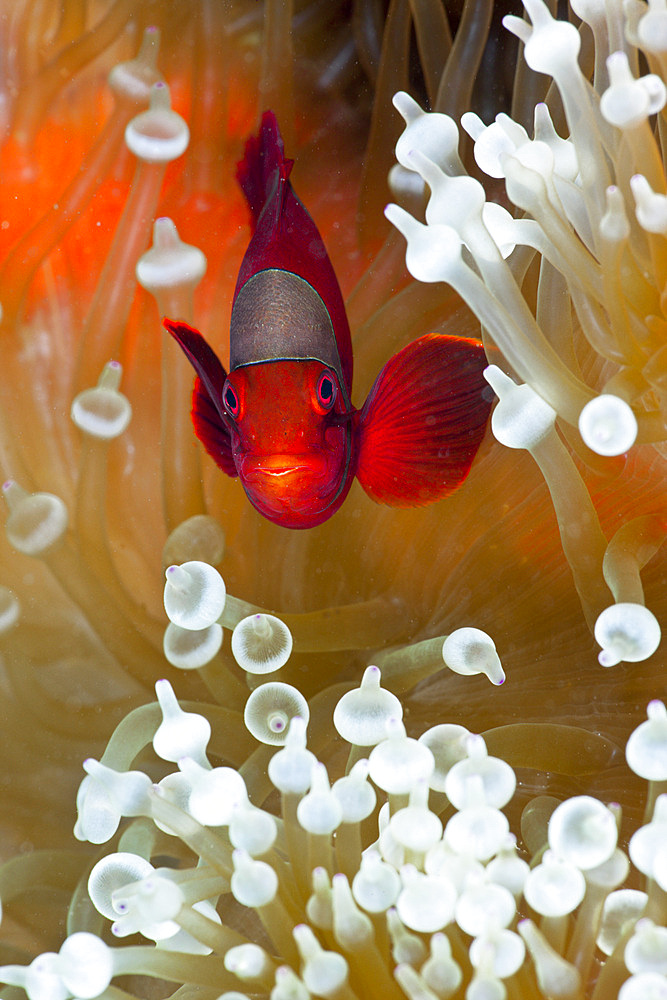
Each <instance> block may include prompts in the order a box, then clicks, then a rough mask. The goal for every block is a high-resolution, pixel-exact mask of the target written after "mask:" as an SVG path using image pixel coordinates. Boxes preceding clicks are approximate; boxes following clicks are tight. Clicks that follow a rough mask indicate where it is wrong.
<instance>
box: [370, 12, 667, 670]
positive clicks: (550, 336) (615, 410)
mask: <svg viewBox="0 0 667 1000" xmlns="http://www.w3.org/2000/svg"><path fill="white" fill-rule="evenodd" d="M572 6H573V9H574V11H575V13H576V14H577V15H578V16H580V17H581V18H582V20H583V21H584V22H585V23H586V24H588V26H589V27H590V28H591V29H592V30H593V32H594V33H595V37H596V42H597V47H596V70H595V77H594V86H593V87H591V86H590V85H589V83H588V81H587V79H586V77H585V76H584V74H583V72H582V70H581V67H580V65H579V54H580V49H581V35H580V31H579V30H578V29H577V28H576V27H575V25H574V24H571V23H569V22H564V21H558V20H555V19H554V18H553V17H552V15H551V13H550V11H549V10H548V8H547V6H546V4H544V3H543V2H542V0H524V7H525V9H526V14H527V15H528V18H529V21H526V20H522V19H521V18H518V17H515V16H513V15H512V16H507V17H505V18H504V19H503V24H504V25H505V27H506V28H507V29H508V30H509V31H511V32H512V33H514V34H515V35H516V36H517V37H518V38H519V39H520V40H521V41H522V42H523V45H524V57H525V60H526V63H527V64H528V66H529V67H530V68H531V70H533V71H535V72H538V73H543V74H548V75H549V76H550V77H552V79H553V82H554V84H555V86H556V88H557V91H558V95H559V97H560V106H559V107H558V111H559V113H560V116H561V118H564V123H565V124H566V126H567V128H568V131H569V135H568V137H567V138H562V137H561V136H560V135H559V133H558V132H557V131H556V128H555V126H554V123H553V121H552V118H551V114H550V109H549V100H547V102H546V103H541V104H538V105H537V106H536V108H535V115H534V126H533V138H532V139H531V138H530V137H529V135H528V133H527V132H526V130H525V128H523V126H522V125H521V124H520V123H519V122H517V121H515V120H514V119H512V118H510V117H509V116H508V115H506V114H504V113H502V114H499V115H498V116H497V117H496V120H495V122H493V123H492V124H490V125H488V126H487V125H485V124H484V123H483V122H482V120H481V119H480V118H479V116H478V115H476V114H474V113H472V112H467V113H466V114H465V115H463V118H462V119H461V124H462V126H463V128H464V129H465V131H466V132H467V133H468V135H469V136H470V137H471V139H472V140H473V142H474V157H475V160H476V163H477V166H478V167H479V169H480V170H481V171H483V172H484V174H486V175H487V176H488V177H490V178H494V179H502V180H503V181H504V184H505V188H506V193H507V199H508V200H509V202H510V203H511V204H512V205H513V206H514V209H515V214H516V217H513V216H512V215H511V214H510V213H509V212H508V211H507V210H506V209H505V208H503V207H502V206H501V205H499V204H497V203H495V202H491V201H487V200H486V197H485V193H484V188H483V186H482V184H481V182H480V181H478V180H476V179H475V178H473V177H471V176H470V175H469V174H468V173H467V172H466V171H465V169H464V167H463V165H462V162H461V160H460V158H459V153H458V145H459V133H458V129H457V126H456V124H455V122H454V121H453V120H452V119H451V118H448V117H447V116H446V115H441V114H438V113H425V112H423V111H422V109H421V108H420V107H419V106H418V105H417V103H416V102H415V101H414V100H413V99H412V98H411V97H410V96H409V95H408V94H406V93H404V92H400V93H398V94H396V95H395V97H394V104H395V106H396V108H397V110H398V111H399V112H400V114H401V115H402V116H403V118H404V119H405V130H404V132H403V134H402V136H401V137H400V139H399V140H398V143H397V145H396V157H397V160H398V167H397V168H395V169H396V170H397V171H398V172H397V173H394V175H393V179H394V184H395V187H396V190H397V191H398V192H400V191H401V190H402V187H403V189H405V190H411V191H412V193H413V194H412V197H413V198H414V192H415V191H416V190H419V185H420V184H421V188H422V191H423V192H425V190H426V186H427V185H428V188H429V192H430V194H429V198H428V202H427V204H426V212H425V221H424V222H422V221H420V220H419V219H417V218H415V217H414V216H413V215H411V214H410V213H409V212H408V211H406V210H405V209H404V208H401V207H400V206H399V205H396V204H392V205H389V206H388V207H387V209H386V215H387V218H388V219H389V220H390V221H391V222H392V223H393V224H394V225H395V226H396V227H397V228H398V229H399V230H400V231H401V233H402V234H403V235H404V236H405V238H406V240H407V253H406V263H407V266H408V269H409V270H410V273H411V274H412V275H414V277H415V278H417V279H418V280H420V281H425V282H440V281H443V282H447V283H449V284H450V285H451V286H452V287H453V288H454V289H456V291H458V292H459V293H460V294H461V296H462V297H463V298H464V299H465V300H466V302H467V303H468V305H469V306H470V308H471V309H472V310H473V312H475V313H476V315H477V316H478V318H479V320H480V321H481V323H482V327H483V329H484V331H485V336H486V343H487V350H488V351H489V352H491V353H492V352H493V350H494V349H495V348H497V349H499V350H500V352H501V354H502V356H503V359H504V361H503V365H505V366H507V367H509V369H510V370H511V372H512V373H513V374H514V376H515V378H516V377H519V378H521V379H522V380H523V384H522V385H520V386H517V385H516V383H515V381H513V379H512V378H510V377H509V376H508V375H507V374H505V373H504V372H503V371H502V370H501V368H499V367H498V365H496V364H492V365H490V366H489V368H488V369H487V372H486V373H485V374H486V378H487V380H488V382H489V383H490V385H491V386H492V388H493V390H494V391H495V393H496V395H497V396H498V404H497V406H496V408H495V410H494V413H493V418H492V428H493V433H494V436H495V438H496V439H497V440H498V441H499V442H500V443H501V444H503V445H504V446H506V447H508V448H514V449H519V448H523V449H526V450H527V451H529V452H530V453H531V455H532V456H533V458H534V459H535V461H536V462H537V464H538V465H539V467H540V470H541V471H542V473H543V475H544V477H545V480H546V482H547V485H548V487H549V491H550V493H551V496H552V500H553V504H554V509H555V512H556V516H557V519H558V524H559V529H560V534H561V538H562V541H563V548H564V552H565V555H566V558H567V560H568V562H569V564H570V567H571V569H572V574H573V577H574V580H575V585H576V587H577V590H578V592H579V595H580V598H581V601H582V605H583V608H584V611H585V613H586V615H587V618H588V619H589V621H590V623H591V625H592V626H593V624H594V630H595V637H596V639H597V641H598V642H599V644H600V646H601V647H602V651H601V653H600V656H599V659H600V663H602V665H603V666H612V665H614V664H617V663H619V662H620V661H621V660H626V661H634V662H636V661H639V660H643V659H647V658H648V657H649V656H651V655H652V654H653V653H654V652H655V650H656V649H657V647H658V645H659V643H660V626H659V624H658V621H657V619H656V617H655V615H654V614H653V613H652V612H651V611H650V610H649V609H648V608H646V607H645V603H644V593H643V590H642V585H641V578H640V571H641V570H642V568H643V566H644V564H645V561H646V560H647V559H648V558H650V557H651V556H652V555H653V554H654V552H655V551H656V550H657V549H658V548H659V547H660V546H661V545H662V543H663V542H664V539H665V535H666V528H667V521H666V519H665V507H664V494H663V497H662V502H661V503H660V506H659V507H658V508H656V510H655V512H654V513H653V514H650V515H645V516H643V517H635V518H633V519H632V520H628V521H626V522H625V523H623V524H622V525H620V526H619V527H617V528H616V531H615V534H614V536H613V537H612V538H611V540H610V541H609V542H608V543H607V540H606V538H605V536H604V534H603V532H602V530H601V527H600V523H599V519H598V516H597V513H596V510H595V507H594V505H593V504H592V503H591V500H590V498H589V496H588V495H587V493H586V489H585V485H584V482H583V481H582V478H581V475H580V474H579V472H578V470H577V468H576V465H575V463H574V461H573V459H572V454H573V455H574V456H575V457H577V458H579V459H580V460H582V461H583V462H586V456H587V453H588V454H590V452H591V451H592V452H594V453H596V454H597V455H601V456H618V455H625V454H626V453H627V452H629V451H630V450H631V449H633V447H634V446H635V443H637V445H638V446H640V445H643V446H644V447H643V448H640V447H638V449H637V451H638V454H637V461H638V463H639V467H640V468H641V467H642V466H644V467H649V466H650V463H651V462H655V461H657V462H661V460H662V463H663V464H662V472H663V483H665V479H666V478H667V476H666V474H665V465H664V458H665V441H666V440H667V408H666V403H665V399H666V397H665V372H664V362H665V356H666V354H665V352H666V351H667V347H666V346H665V330H666V329H667V327H666V326H665V314H664V305H665V304H664V301H663V300H664V287H665V281H666V280H667V271H666V270H665V266H666V264H665V257H664V238H665V235H666V234H667V224H666V223H665V221H664V218H663V216H664V212H665V210H664V207H663V205H664V203H665V198H666V195H665V193H664V192H665V191H666V190H667V179H666V177H665V168H664V148H663V144H662V143H663V131H662V114H663V110H664V107H665V103H666V101H667V88H666V87H665V84H664V82H663V80H662V78H661V76H660V72H661V71H662V68H663V63H662V62H661V59H663V58H664V50H663V48H662V44H663V42H662V37H660V36H658V35H656V34H654V33H653V31H652V30H651V25H653V24H654V22H656V19H658V20H659V18H660V16H661V15H660V14H659V13H658V6H657V5H655V4H649V5H648V6H646V5H643V4H639V3H637V4H635V5H633V6H632V7H630V8H627V7H626V8H624V7H623V6H622V5H621V4H616V3H612V4H595V3H593V4H579V3H574V4H573V5H572ZM660 9H661V8H660ZM615 43H616V44H617V45H618V48H614V44H615ZM640 52H641V53H642V54H643V56H644V58H645V59H646V61H647V62H648V64H649V66H650V67H651V68H655V70H656V71H657V72H654V73H648V74H645V75H644V76H638V75H637V66H638V60H639V55H640ZM551 103H552V104H555V100H552V102H551ZM656 115H657V116H658V120H659V121H660V123H661V125H660V128H658V127H657V126H656V128H655V129H653V128H652V127H651V124H650V119H651V117H652V116H656ZM409 178H413V179H412V180H410V179H409ZM531 296H534V297H535V299H536V304H535V307H534V311H533V308H531V301H530V299H531ZM556 419H558V420H559V423H560V426H561V427H562V428H563V434H564V436H565V439H566V441H568V442H569V444H570V449H569V450H568V448H567V447H566V446H565V445H564V443H563V441H562V439H561V438H560V437H559V435H558V434H557V433H556V430H555V423H556ZM568 428H569V429H568ZM577 428H578V432H579V435H577V433H576V429H577ZM652 449H654V455H653V457H651V455H650V452H651V450H652ZM610 591H611V596H612V597H613V601H614V603H613V604H611V605H610V604H609V592H610Z"/></svg>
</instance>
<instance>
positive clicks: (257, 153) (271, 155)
mask: <svg viewBox="0 0 667 1000" xmlns="http://www.w3.org/2000/svg"><path fill="white" fill-rule="evenodd" d="M293 163H294V160H287V159H285V147H284V145H283V139H282V136H281V134H280V129H279V128H278V122H277V121H276V116H275V115H274V113H273V111H265V112H264V114H263V115H262V123H261V125H260V128H259V132H258V133H257V135H252V136H250V138H249V139H248V141H247V142H246V147H245V155H244V157H243V159H242V160H241V161H240V162H239V163H238V165H237V168H236V179H237V180H238V182H239V184H240V186H241V190H242V191H243V193H244V195H245V198H246V201H247V202H248V206H249V208H250V211H251V213H252V219H253V227H254V226H256V225H257V221H258V219H259V217H260V215H261V213H262V209H263V208H264V206H265V205H266V203H267V201H269V199H270V198H272V197H273V196H274V195H275V192H276V189H277V186H278V184H279V183H280V182H281V181H286V180H287V179H288V177H289V175H290V172H291V170H292V166H293Z"/></svg>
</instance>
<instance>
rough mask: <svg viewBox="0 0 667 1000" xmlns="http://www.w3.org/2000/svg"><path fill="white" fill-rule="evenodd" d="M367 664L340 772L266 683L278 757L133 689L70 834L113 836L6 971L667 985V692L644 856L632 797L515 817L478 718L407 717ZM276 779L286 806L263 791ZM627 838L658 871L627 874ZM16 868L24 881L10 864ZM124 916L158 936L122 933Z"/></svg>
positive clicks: (584, 988)
mask: <svg viewBox="0 0 667 1000" xmlns="http://www.w3.org/2000/svg"><path fill="white" fill-rule="evenodd" d="M369 672H370V673H369ZM367 675H369V676H371V677H372V680H369V679H368V677H365V678H364V682H362V685H361V687H359V688H356V689H352V690H350V691H348V692H347V693H345V694H344V695H343V696H342V697H341V698H340V699H339V701H338V703H337V704H336V706H335V709H334V713H333V721H334V725H335V727H336V729H337V731H338V734H339V736H340V737H341V738H342V739H344V740H346V741H348V743H349V746H348V753H349V756H348V765H347V769H346V773H344V774H343V775H342V776H341V777H339V778H338V779H337V780H336V781H334V782H333V784H331V783H330V779H329V775H328V771H327V768H326V766H325V764H324V763H323V762H321V761H319V760H318V759H317V757H316V756H315V754H313V753H312V751H311V750H310V749H309V748H308V746H307V738H306V728H307V721H306V719H305V718H304V717H303V716H301V715H298V714H295V715H293V717H292V719H291V721H290V722H289V725H288V726H285V727H284V729H283V731H282V733H281V734H280V735H279V737H278V738H277V739H276V738H275V736H276V734H275V730H274V729H273V727H272V723H271V719H270V716H271V713H272V711H274V708H275V701H274V699H272V698H271V697H270V698H269V699H268V701H267V704H266V706H265V708H264V710H263V714H264V716H265V719H264V726H263V730H264V732H263V734H262V732H261V729H262V727H261V726H258V727H257V729H255V728H254V727H253V732H257V733H258V738H259V739H260V740H261V741H262V742H263V743H265V744H267V745H271V744H273V743H279V744H280V749H278V750H275V752H273V754H272V755H271V756H270V757H268V759H267V757H266V756H264V755H262V756H261V767H257V760H253V758H257V751H255V753H254V754H251V755H250V756H249V758H248V759H247V760H246V762H245V763H244V764H243V765H242V766H241V768H240V769H239V770H237V769H235V768H233V767H230V766H226V765H222V766H213V765H212V764H211V762H210V760H209V754H210V753H211V748H212V745H213V743H214V742H215V740H214V738H213V737H214V734H215V729H216V728H217V727H219V726H220V725H221V724H222V721H223V720H222V719H221V718H220V711H221V710H220V709H218V708H217V707H214V706H209V711H208V712H207V713H206V714H200V713H199V712H194V711H190V710H184V709H183V708H181V707H180V706H179V704H178V702H177V700H176V697H175V695H174V692H173V689H172V687H171V685H170V684H169V682H168V681H166V680H161V681H158V683H157V685H156V691H157V696H158V703H159V710H156V709H157V706H155V705H146V706H144V707H143V708H140V709H137V710H136V711H135V712H134V713H133V716H132V717H130V718H128V719H126V720H125V721H124V722H123V723H122V724H121V727H119V730H118V731H117V732H116V733H115V734H114V735H113V736H112V738H111V740H110V742H109V745H108V746H107V749H106V751H105V754H104V757H103V760H102V761H96V760H93V759H89V760H87V761H86V762H85V764H84V768H85V770H86V772H87V776H86V778H85V779H84V780H83V782H82V784H81V787H80V789H79V795H78V800H77V806H78V814H79V815H78V820H77V824H76V827H75V833H76V836H77V837H78V838H79V839H80V840H88V841H91V842H92V843H94V844H105V845H108V844H110V843H112V844H113V846H115V847H116V850H112V851H111V853H107V854H104V855H103V856H102V857H100V858H99V860H97V861H96V862H95V863H94V865H93V866H92V869H90V868H89V870H87V871H85V872H84V873H83V875H82V878H81V882H80V884H79V888H78V889H77V891H76V892H75V894H74V899H75V900H76V903H75V904H74V905H73V906H72V908H71V909H70V916H69V920H68V935H67V937H66V939H65V941H64V942H63V944H62V946H61V948H60V950H59V951H58V952H57V953H55V952H51V953H44V954H41V955H39V956H37V957H36V958H35V959H34V960H33V961H32V963H31V964H30V965H29V966H21V965H5V966H0V981H4V982H5V983H8V984H15V985H16V986H19V987H22V988H23V989H24V990H25V992H26V994H27V996H28V998H29V1000H43V998H44V997H45V996H53V997H58V998H60V1000H69V998H72V997H74V998H88V1000H93V998H95V997H101V998H109V1000H111V998H112V997H115V996H116V995H121V994H117V993H116V992H115V988H114V986H113V980H114V979H116V977H119V976H127V975H132V974H135V975H137V974H141V975H144V976H152V977H155V978H156V979H166V980H167V981H169V982H170V983H178V984H180V987H181V989H183V990H186V989H193V990H194V989H198V990H202V991H203V995H205V996H218V997H220V998H221V1000H241V998H245V997H249V996H260V997H261V996H270V997H271V998H272V1000H288V998H290V997H302V998H303V1000H307V998H308V997H311V996H313V997H325V998H338V997H340V998H343V997H345V998H347V1000H366V998H367V997H376V996H377V997H396V998H399V997H401V996H407V997H408V998H409V1000H425V998H432V997H435V998H439V1000H447V998H452V1000H453V998H464V997H465V1000H476V998H496V997H497V998H498V1000H513V998H514V1000H520V998H522V1000H526V998H528V997H535V998H540V997H543V998H550V1000H553V998H559V1000H578V998H582V997H584V996H591V997H594V998H600V1000H602V998H605V1000H609V998H611V997H616V996H618V998H619V1000H637V998H640V997H642V998H644V1000H646V998H647V997H649V996H650V997H658V998H659V997H661V996H663V995H664V991H665V989H667V959H666V958H665V954H666V951H665V949H666V946H667V945H666V943H667V903H666V900H667V854H666V849H665V829H667V795H666V794H664V793H662V794H658V793H659V790H660V788H661V787H665V782H667V710H666V709H665V706H664V704H663V703H662V702H659V701H655V702H651V704H650V705H649V707H648V718H647V720H646V721H645V722H644V723H642V724H641V725H640V726H639V727H638V729H636V730H635V732H634V733H633V734H632V736H631V737H630V740H629V742H628V746H627V751H626V755H627V760H628V763H629V765H630V767H631V768H632V769H633V770H634V771H635V772H636V773H637V774H638V775H640V776H641V777H642V778H645V779H647V780H648V782H649V786H648V797H647V810H646V812H647V816H646V820H647V821H646V823H645V824H644V825H642V826H640V827H639V829H637V830H636V831H635V833H634V834H633V836H632V838H631V840H630V843H629V858H628V854H627V853H626V852H625V851H623V850H622V848H620V847H619V846H618V836H619V827H618V824H619V820H620V810H619V807H618V806H616V805H609V806H608V805H605V804H604V803H603V802H601V801H600V800H599V799H596V798H593V797H591V796H589V795H577V796H573V797H572V798H567V799H565V800H563V801H561V802H558V800H556V799H553V798H550V797H538V798H537V799H535V800H532V801H531V802H529V803H528V804H527V805H526V806H525V808H524V810H523V815H522V819H521V832H520V834H519V835H518V836H517V835H515V834H514V833H511V832H510V824H509V821H508V819H507V816H506V815H505V813H504V812H503V811H502V810H503V809H504V808H505V807H506V806H507V805H508V803H509V802H510V800H511V799H512V797H513V795H514V793H515V789H516V777H515V773H514V770H513V769H512V768H511V767H510V766H509V765H508V764H507V763H505V762H504V761H503V760H502V759H500V758H498V757H494V756H492V755H489V754H488V750H487V746H486V743H485V741H484V738H483V737H482V736H479V735H474V734H471V733H469V732H468V731H467V730H466V729H465V728H463V727H462V726H458V725H451V724H440V725H437V726H435V727H433V728H432V729H430V730H427V731H426V732H425V733H423V734H422V735H421V736H420V737H419V739H413V738H410V737H408V736H407V734H406V730H405V726H404V725H403V722H402V712H403V709H402V705H401V703H400V701H399V700H398V699H397V698H396V697H395V696H393V695H391V694H390V693H389V692H388V691H385V690H384V689H383V688H382V687H381V686H380V677H379V671H378V669H377V668H376V667H370V668H368V671H367ZM274 686H275V685H273V684H271V683H269V684H263V685H260V687H259V688H257V689H256V691H255V692H254V694H257V693H258V692H260V691H261V690H262V688H273V687H274ZM253 697H254V695H251V696H250V699H249V701H250V700H252V698H253ZM304 704H305V703H304ZM226 727H227V733H226V737H227V740H231V743H232V745H234V738H233V723H232V721H231V720H229V719H228V720H227V721H226ZM350 740H353V741H358V742H351V743H350V742H349V741H350ZM151 743H152V746H153V750H154V752H155V757H156V759H155V760H153V761H152V762H149V761H148V760H147V759H146V757H145V753H144V750H145V748H146V747H147V746H148V745H150V744H151ZM258 750H260V748H259V747H258ZM260 752H261V751H260ZM173 764H176V765H177V768H176V770H172V769H170V767H169V765H173ZM156 766H159V770H160V771H161V772H162V774H163V776H162V777H160V778H159V780H158V781H157V782H156V781H155V780H154V778H155V777H156V773H155V772H156ZM265 766H266V772H268V773H266V772H265V771H264V767H265ZM147 771H150V772H151V774H152V775H153V780H152V778H151V777H149V774H148V773H147ZM272 792H273V793H274V795H275V793H277V794H278V797H279V801H280V815H276V814H274V813H273V812H271V811H268V810H267V809H266V799H267V798H268V796H269V795H270V794H271V793H272ZM651 813H652V816H651ZM121 823H123V826H122V830H121V832H120V834H119V833H118V829H119V825H120V824H121ZM630 862H632V865H634V868H635V870H636V873H641V874H642V875H643V876H644V878H645V880H646V887H645V889H638V888H629V887H628V879H629V873H630V869H631V864H630ZM83 885H86V886H87V894H88V897H89V900H90V903H92V907H91V906H90V904H89V905H88V906H84V905H82V902H81V896H80V893H81V892H82V891H83ZM0 891H1V892H2V893H3V895H4V898H5V901H7V899H9V900H11V896H12V892H11V885H10V884H9V883H7V882H5V883H4V884H3V881H2V879H0ZM232 903H235V904H236V906H235V907H234V906H232V905H231V904H232ZM109 922H110V924H109ZM109 929H110V931H111V936H112V937H115V938H116V939H122V938H126V937H128V936H130V935H137V934H139V935H140V936H141V937H142V938H143V939H144V940H147V941H151V942H152V944H148V943H139V944H133V945H126V946H115V945H109V944H107V943H106V942H105V940H104V938H105V937H106V936H107V933H106V932H108V930H109ZM596 949H597V951H596ZM596 954H597V955H598V956H601V958H597V959H596V958H595V956H596ZM122 995H123V996H132V995H133V994H131V993H130V994H128V993H122ZM177 995H180V990H179V991H177V993H176V994H174V996H177Z"/></svg>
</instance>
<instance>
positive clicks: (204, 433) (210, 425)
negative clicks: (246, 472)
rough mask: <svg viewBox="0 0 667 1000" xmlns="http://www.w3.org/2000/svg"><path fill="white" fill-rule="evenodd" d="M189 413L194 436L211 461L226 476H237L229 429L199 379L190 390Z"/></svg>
mask: <svg viewBox="0 0 667 1000" xmlns="http://www.w3.org/2000/svg"><path fill="white" fill-rule="evenodd" d="M191 412H192V423H193V424H194V428H195V434H196V435H197V437H198V438H199V440H200V441H201V443H202V444H203V445H204V448H205V449H206V451H207V452H208V454H209V455H210V456H211V458H212V459H213V461H214V462H215V463H216V464H217V465H218V466H219V467H220V468H221V469H222V471H223V472H226V473H227V475H228V476H238V471H237V469H236V463H235V462H234V456H233V454H232V439H231V435H230V433H229V429H228V428H227V425H226V423H225V422H224V420H223V419H222V417H221V416H220V414H219V413H218V408H217V407H216V405H215V404H214V403H213V401H212V399H211V397H210V396H209V394H208V392H207V390H206V387H205V385H204V383H203V382H202V380H201V379H200V378H197V379H195V386H194V389H193V390H192V411H191Z"/></svg>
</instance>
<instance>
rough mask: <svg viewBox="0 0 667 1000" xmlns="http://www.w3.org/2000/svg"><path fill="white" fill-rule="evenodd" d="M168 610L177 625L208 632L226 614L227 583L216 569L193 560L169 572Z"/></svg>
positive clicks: (168, 570)
mask: <svg viewBox="0 0 667 1000" xmlns="http://www.w3.org/2000/svg"><path fill="white" fill-rule="evenodd" d="M165 576H166V580H167V582H166V584H165V587H164V607H165V611H166V612H167V617H168V618H169V620H170V621H171V622H173V623H174V625H178V626H179V627H180V628H185V629H195V630H199V629H205V628H208V627H209V626H210V625H213V623H214V622H216V621H217V620H218V619H219V618H220V615H221V614H222V612H223V610H224V607H225V601H226V596H227V590H226V587H225V583H224V580H223V579H222V577H221V576H220V574H219V573H218V571H217V570H216V569H214V568H213V566H209V564H208V563H205V562H199V561H198V560H191V561H189V562H186V563H183V564H182V565H181V566H176V565H174V566H169V567H168V569H167V570H166V572H165Z"/></svg>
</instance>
